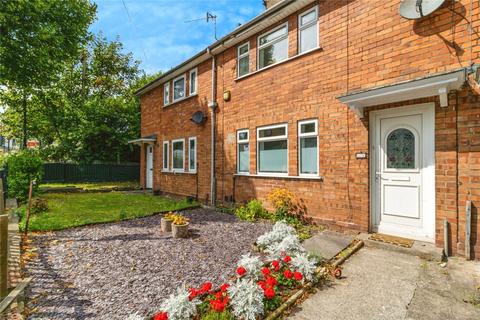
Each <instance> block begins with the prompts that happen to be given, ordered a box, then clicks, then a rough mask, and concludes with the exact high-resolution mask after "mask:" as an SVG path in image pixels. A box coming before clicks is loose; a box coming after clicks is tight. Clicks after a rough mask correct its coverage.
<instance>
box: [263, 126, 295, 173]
mask: <svg viewBox="0 0 480 320" xmlns="http://www.w3.org/2000/svg"><path fill="white" fill-rule="evenodd" d="M287 130H288V128H287V125H286V124H281V125H275V126H268V127H262V128H258V129H257V150H258V159H257V161H258V172H259V173H260V174H262V173H265V174H280V175H287V173H288V140H287V134H288V131H287Z"/></svg>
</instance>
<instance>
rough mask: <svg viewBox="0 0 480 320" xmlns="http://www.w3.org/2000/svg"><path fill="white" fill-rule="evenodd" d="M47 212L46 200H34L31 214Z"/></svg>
mask: <svg viewBox="0 0 480 320" xmlns="http://www.w3.org/2000/svg"><path fill="white" fill-rule="evenodd" d="M46 211H48V200H47V199H44V198H36V199H35V200H33V202H32V213H33V214H39V213H42V212H46Z"/></svg>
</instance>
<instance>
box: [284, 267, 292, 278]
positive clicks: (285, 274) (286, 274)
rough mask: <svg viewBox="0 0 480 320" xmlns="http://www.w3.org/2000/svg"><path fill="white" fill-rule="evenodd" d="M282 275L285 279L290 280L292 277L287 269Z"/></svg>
mask: <svg viewBox="0 0 480 320" xmlns="http://www.w3.org/2000/svg"><path fill="white" fill-rule="evenodd" d="M283 275H284V276H285V278H287V279H292V277H293V272H292V271H290V269H287V270H285V271H284V272H283Z"/></svg>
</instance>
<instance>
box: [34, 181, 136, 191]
mask: <svg viewBox="0 0 480 320" xmlns="http://www.w3.org/2000/svg"><path fill="white" fill-rule="evenodd" d="M65 187H76V188H80V189H85V190H95V189H112V188H115V187H117V188H138V187H139V183H138V181H119V182H80V183H43V184H41V185H40V188H41V189H49V188H65Z"/></svg>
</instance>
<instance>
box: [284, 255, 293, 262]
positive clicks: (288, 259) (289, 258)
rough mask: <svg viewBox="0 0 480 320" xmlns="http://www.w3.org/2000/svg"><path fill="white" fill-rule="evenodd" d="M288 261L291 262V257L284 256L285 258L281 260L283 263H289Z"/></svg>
mask: <svg viewBox="0 0 480 320" xmlns="http://www.w3.org/2000/svg"><path fill="white" fill-rule="evenodd" d="M290 261H292V257H290V256H285V258H283V262H285V263H289V262H290Z"/></svg>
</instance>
